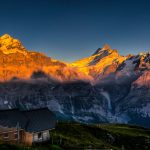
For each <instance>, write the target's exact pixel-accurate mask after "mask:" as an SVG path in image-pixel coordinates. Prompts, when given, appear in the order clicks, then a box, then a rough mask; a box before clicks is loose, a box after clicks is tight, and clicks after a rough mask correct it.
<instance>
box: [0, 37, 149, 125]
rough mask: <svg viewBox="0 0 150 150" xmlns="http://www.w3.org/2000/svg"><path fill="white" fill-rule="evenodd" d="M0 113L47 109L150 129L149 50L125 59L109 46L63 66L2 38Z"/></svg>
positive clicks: (67, 115) (73, 117) (90, 120)
mask: <svg viewBox="0 0 150 150" xmlns="http://www.w3.org/2000/svg"><path fill="white" fill-rule="evenodd" d="M0 80H1V83H0V109H7V108H15V107H19V108H20V109H31V108H39V107H45V106H47V107H48V108H49V109H51V110H52V111H53V112H55V113H56V115H57V117H58V119H63V120H75V121H78V122H86V123H100V122H111V123H131V124H137V125H142V126H145V127H150V94H149V91H150V52H149V53H147V54H144V53H140V54H137V55H132V54H129V55H127V56H122V55H120V54H119V53H118V51H117V50H115V49H112V48H111V47H110V46H109V45H108V44H105V45H104V46H103V48H98V49H97V50H96V51H95V52H94V53H93V54H92V55H91V56H89V57H86V58H83V59H80V60H77V61H76V62H73V63H70V64H68V63H64V62H60V61H58V60H55V59H53V58H50V57H47V56H46V55H44V54H42V53H38V52H33V51H29V50H26V49H25V48H24V46H22V44H21V42H19V40H16V39H13V38H12V37H11V36H9V35H4V36H2V37H1V38H0Z"/></svg>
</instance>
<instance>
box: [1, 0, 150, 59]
mask: <svg viewBox="0 0 150 150" xmlns="http://www.w3.org/2000/svg"><path fill="white" fill-rule="evenodd" d="M5 33H7V34H10V35H11V36H14V37H15V38H18V39H20V40H21V41H22V43H23V44H24V46H25V47H26V48H27V49H30V50H36V51H41V52H44V53H46V54H47V55H49V56H51V57H54V58H56V59H60V60H63V61H74V60H76V59H79V58H82V57H86V56H88V55H91V54H92V53H93V52H94V51H95V50H96V49H97V48H99V47H102V46H103V44H104V43H109V44H110V45H111V47H112V48H116V49H118V50H119V52H120V53H121V54H123V55H126V54H128V53H134V54H136V53H139V52H141V51H143V52H147V51H148V50H149V51H150V1H149V0H3V1H0V34H1V35H3V34H5Z"/></svg>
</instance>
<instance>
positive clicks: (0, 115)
mask: <svg viewBox="0 0 150 150" xmlns="http://www.w3.org/2000/svg"><path fill="white" fill-rule="evenodd" d="M17 123H19V126H20V127H21V128H22V129H25V130H26V131H28V132H38V131H43V130H48V129H52V128H54V127H55V124H56V118H55V115H54V114H53V113H52V112H51V111H50V110H49V109H48V108H41V109H34V110H28V111H20V110H19V109H10V110H0V126H4V127H9V128H10V127H16V126H17Z"/></svg>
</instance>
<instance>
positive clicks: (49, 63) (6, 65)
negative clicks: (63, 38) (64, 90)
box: [0, 34, 90, 81]
mask: <svg viewBox="0 0 150 150" xmlns="http://www.w3.org/2000/svg"><path fill="white" fill-rule="evenodd" d="M37 71H43V72H44V73H46V74H47V75H49V76H50V77H52V78H55V79H57V80H59V81H66V80H67V81H68V80H76V79H80V78H83V76H84V73H82V72H78V71H76V69H74V68H72V67H69V66H68V64H67V63H64V62H60V61H58V60H55V59H53V58H50V57H47V56H46V55H44V54H42V53H39V52H34V51H28V50H26V49H25V47H24V46H23V45H22V44H21V42H20V41H19V40H17V39H14V38H12V37H11V36H10V35H8V34H5V35H3V36H2V37H0V80H1V81H8V80H10V79H13V78H21V79H29V78H30V77H31V76H32V74H33V73H34V72H37ZM88 78H90V77H88V76H87V79H88ZM85 79H86V77H85Z"/></svg>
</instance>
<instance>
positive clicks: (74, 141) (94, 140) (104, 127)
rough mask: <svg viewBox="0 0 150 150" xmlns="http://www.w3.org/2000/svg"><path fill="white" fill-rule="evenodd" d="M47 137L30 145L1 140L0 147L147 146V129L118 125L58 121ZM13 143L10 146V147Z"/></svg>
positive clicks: (141, 149) (147, 149) (126, 149)
mask: <svg viewBox="0 0 150 150" xmlns="http://www.w3.org/2000/svg"><path fill="white" fill-rule="evenodd" d="M50 134H51V139H50V141H49V142H47V143H44V144H38V145H34V146H32V147H29V148H27V147H23V146H15V145H6V144H1V145H0V150H1V149H2V150H7V148H8V147H9V148H8V149H10V150H11V149H14V147H15V149H18V150H22V149H24V150H78V149H80V150H81V149H99V150H100V149H107V150H110V149H113V150H150V129H146V128H142V127H138V126H131V125H122V124H100V125H85V124H79V123H65V122H59V123H58V124H57V126H56V129H55V130H53V131H51V132H50ZM11 147H13V148H11Z"/></svg>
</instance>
